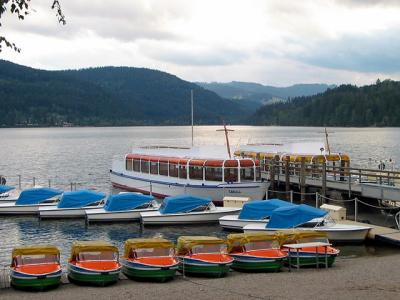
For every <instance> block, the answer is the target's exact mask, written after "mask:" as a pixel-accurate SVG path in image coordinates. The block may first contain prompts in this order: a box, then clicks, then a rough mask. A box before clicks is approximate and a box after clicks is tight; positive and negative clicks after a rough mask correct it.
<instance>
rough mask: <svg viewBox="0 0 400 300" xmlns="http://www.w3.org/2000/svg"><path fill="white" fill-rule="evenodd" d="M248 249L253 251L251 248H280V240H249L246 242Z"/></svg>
mask: <svg viewBox="0 0 400 300" xmlns="http://www.w3.org/2000/svg"><path fill="white" fill-rule="evenodd" d="M244 246H245V248H246V251H251V250H260V249H279V248H280V246H279V242H278V241H276V240H275V241H274V240H272V241H255V242H249V243H246V244H245V245H244Z"/></svg>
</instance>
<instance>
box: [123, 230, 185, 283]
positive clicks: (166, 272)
mask: <svg viewBox="0 0 400 300" xmlns="http://www.w3.org/2000/svg"><path fill="white" fill-rule="evenodd" d="M121 262H122V272H123V273H124V274H125V275H126V276H127V277H128V278H131V279H136V280H151V281H160V282H164V281H167V280H170V279H173V278H174V276H175V273H176V271H177V270H178V266H179V261H178V259H177V258H176V257H175V255H174V244H173V243H172V242H170V241H168V240H165V239H162V238H149V239H140V238H137V239H129V240H127V241H126V242H125V253H124V257H123V259H122V261H121Z"/></svg>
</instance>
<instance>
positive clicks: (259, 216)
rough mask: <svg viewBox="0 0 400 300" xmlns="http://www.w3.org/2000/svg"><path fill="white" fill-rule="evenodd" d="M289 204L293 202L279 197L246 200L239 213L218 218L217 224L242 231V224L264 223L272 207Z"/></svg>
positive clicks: (224, 227) (266, 221)
mask: <svg viewBox="0 0 400 300" xmlns="http://www.w3.org/2000/svg"><path fill="white" fill-rule="evenodd" d="M291 205H294V204H292V203H290V202H287V201H283V200H280V199H270V200H252V201H248V202H246V203H245V204H244V205H243V207H242V210H241V212H240V214H239V215H237V214H236V215H227V216H223V217H221V218H219V225H220V226H221V227H222V228H223V229H227V230H232V231H242V230H243V227H244V226H246V225H249V224H254V223H255V224H263V225H266V224H267V223H268V220H269V217H270V216H271V213H272V211H273V210H274V209H276V208H278V207H284V206H291Z"/></svg>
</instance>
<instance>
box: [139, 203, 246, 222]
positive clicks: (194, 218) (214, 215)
mask: <svg viewBox="0 0 400 300" xmlns="http://www.w3.org/2000/svg"><path fill="white" fill-rule="evenodd" d="M239 212H240V208H230V209H228V208H224V207H217V208H216V209H215V210H209V211H204V212H192V213H181V214H165V215H162V214H160V213H159V212H158V211H155V212H151V213H141V214H140V215H141V222H142V223H143V224H144V225H177V224H201V223H212V222H215V223H216V222H218V219H219V218H220V217H222V216H225V215H231V214H234V213H239Z"/></svg>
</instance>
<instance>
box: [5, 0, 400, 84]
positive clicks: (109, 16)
mask: <svg viewBox="0 0 400 300" xmlns="http://www.w3.org/2000/svg"><path fill="white" fill-rule="evenodd" d="M31 2H32V8H33V9H34V11H33V12H32V13H31V14H30V16H28V17H27V19H26V20H25V21H18V20H17V19H16V18H15V16H10V15H5V16H4V17H3V18H2V22H3V27H2V28H1V33H0V35H5V36H6V37H7V38H9V39H10V40H12V41H13V42H15V43H16V44H17V45H18V46H19V47H21V48H22V52H21V53H20V54H17V53H14V52H13V51H11V50H8V49H7V50H5V51H3V52H1V53H0V58H3V59H7V60H11V61H13V62H16V63H20V64H24V65H29V66H32V67H38V68H43V69H66V68H68V69H72V68H83V67H90V66H109V65H113V66H134V67H147V68H153V69H159V70H163V71H166V72H169V73H173V74H176V75H177V76H179V77H181V78H183V79H186V80H190V81H219V82H224V81H231V80H240V81H254V82H260V83H263V84H271V85H278V86H285V85H290V84H294V83H314V82H324V83H334V84H340V83H354V84H357V85H363V84H369V83H371V82H374V81H375V80H376V79H377V78H381V79H384V78H392V79H397V80H400V55H399V54H400V17H399V16H400V1H397V0H386V1H384V0H382V1H379V0H336V1H335V0H302V1H296V0H274V1H273V0H271V1H269V0H113V1H106V0H91V1H83V0H60V2H61V5H62V8H63V11H64V14H65V15H66V19H67V25H65V26H62V25H60V24H58V23H57V19H56V17H55V13H54V11H51V9H50V8H49V7H50V5H51V2H52V0H32V1H31Z"/></svg>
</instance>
